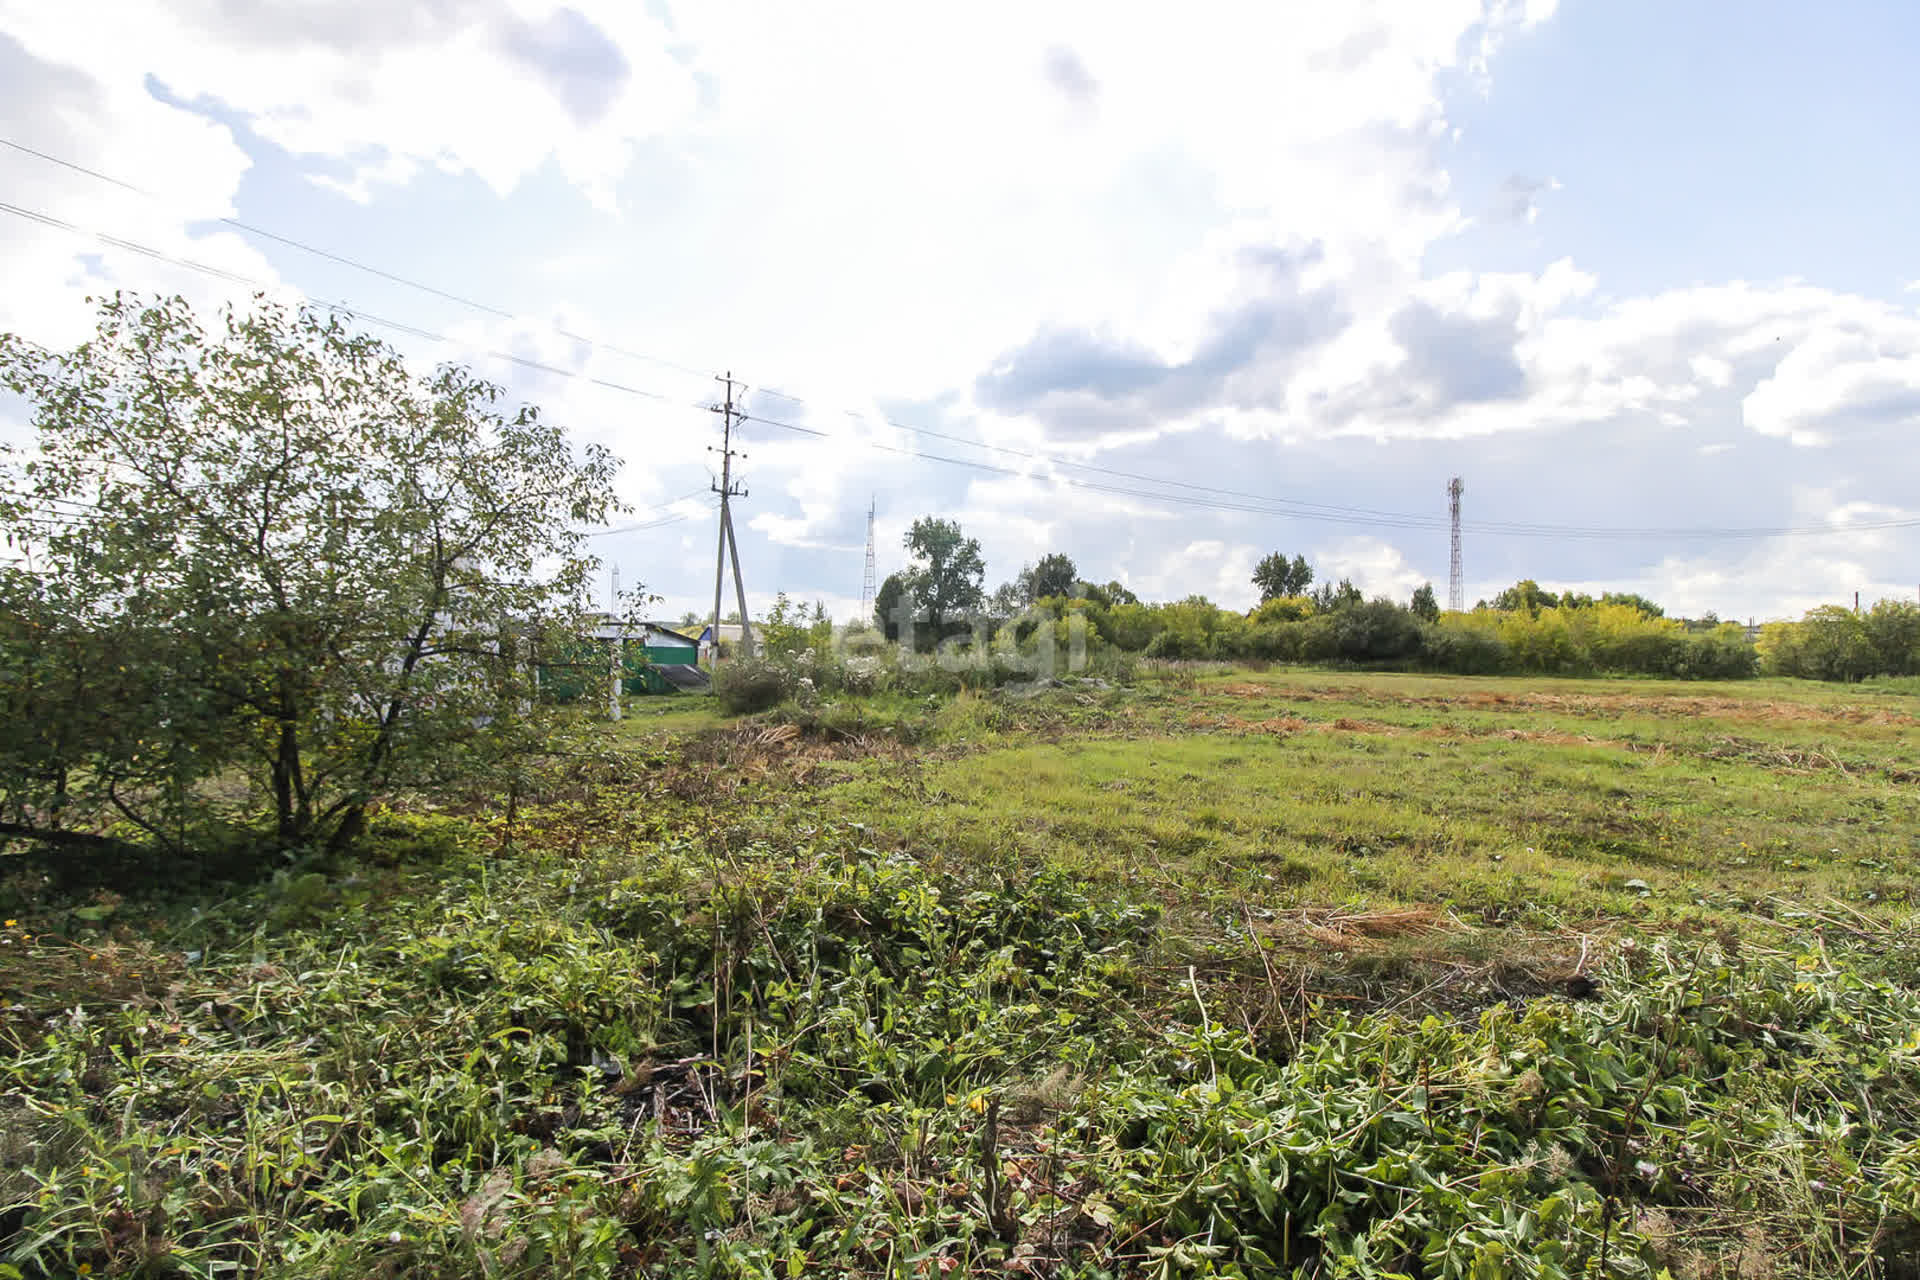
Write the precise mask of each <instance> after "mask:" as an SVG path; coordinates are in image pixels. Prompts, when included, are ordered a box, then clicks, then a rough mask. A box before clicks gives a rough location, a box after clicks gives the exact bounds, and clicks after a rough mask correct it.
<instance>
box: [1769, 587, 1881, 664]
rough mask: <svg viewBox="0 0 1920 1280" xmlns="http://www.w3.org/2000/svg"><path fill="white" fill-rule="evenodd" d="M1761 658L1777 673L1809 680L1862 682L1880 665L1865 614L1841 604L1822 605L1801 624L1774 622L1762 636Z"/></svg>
mask: <svg viewBox="0 0 1920 1280" xmlns="http://www.w3.org/2000/svg"><path fill="white" fill-rule="evenodd" d="M1760 657H1761V660H1762V662H1764V663H1765V665H1766V669H1767V670H1768V671H1769V672H1771V673H1772V674H1775V675H1785V676H1802V677H1804V678H1806V679H1809V680H1859V679H1861V678H1862V677H1865V676H1869V675H1872V674H1873V673H1874V672H1875V670H1877V669H1878V667H1879V654H1878V653H1876V652H1875V650H1874V645H1873V638H1872V636H1871V635H1870V634H1869V632H1868V630H1867V619H1866V616H1865V615H1864V614H1859V613H1855V612H1854V611H1853V610H1852V609H1847V608H1843V607H1842V606H1840V605H1837V604H1829V605H1821V606H1820V607H1819V608H1817V609H1813V610H1811V611H1809V612H1808V613H1807V615H1806V616H1805V617H1804V618H1802V619H1801V620H1800V621H1799V622H1776V623H1773V624H1770V625H1769V626H1768V627H1767V628H1766V629H1765V630H1764V631H1763V632H1762V633H1761V636H1760Z"/></svg>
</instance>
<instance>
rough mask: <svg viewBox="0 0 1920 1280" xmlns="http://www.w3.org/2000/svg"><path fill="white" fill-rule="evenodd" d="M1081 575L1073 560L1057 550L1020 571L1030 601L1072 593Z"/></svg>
mask: <svg viewBox="0 0 1920 1280" xmlns="http://www.w3.org/2000/svg"><path fill="white" fill-rule="evenodd" d="M1079 576H1080V571H1079V570H1078V569H1076V568H1075V567H1074V564H1073V560H1072V559H1071V558H1070V557H1068V556H1065V555H1062V554H1061V553H1060V552H1057V551H1056V552H1054V553H1053V554H1051V555H1044V556H1041V557H1040V562H1039V563H1038V564H1035V565H1034V566H1032V567H1031V568H1028V569H1023V570H1021V571H1020V577H1021V579H1022V580H1023V582H1024V584H1025V587H1026V592H1027V600H1028V601H1029V602H1032V601H1034V600H1046V599H1049V598H1051V597H1054V596H1070V595H1072V594H1073V584H1074V583H1075V582H1077V581H1079Z"/></svg>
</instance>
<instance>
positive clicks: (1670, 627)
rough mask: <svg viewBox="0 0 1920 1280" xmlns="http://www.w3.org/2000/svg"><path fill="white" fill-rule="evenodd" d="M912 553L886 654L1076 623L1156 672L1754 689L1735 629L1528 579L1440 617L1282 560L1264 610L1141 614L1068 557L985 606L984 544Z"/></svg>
mask: <svg viewBox="0 0 1920 1280" xmlns="http://www.w3.org/2000/svg"><path fill="white" fill-rule="evenodd" d="M905 546H906V549H907V551H908V552H909V553H910V555H911V556H912V561H911V563H910V565H909V566H908V568H906V569H904V570H902V571H901V572H899V573H896V574H893V575H891V576H889V577H888V578H887V580H886V582H885V583H884V584H883V585H882V586H881V588H880V591H879V596H878V599H877V601H876V606H875V610H874V619H873V623H874V625H875V626H877V627H879V628H881V629H883V630H884V631H885V633H886V636H887V638H888V639H889V640H895V639H898V638H899V636H900V634H901V631H902V628H903V626H904V625H908V624H910V626H911V629H912V632H913V636H914V639H915V642H916V644H918V645H919V646H920V647H922V648H932V647H933V646H934V645H936V644H937V643H939V642H940V641H941V640H943V639H946V638H948V637H949V636H952V635H955V634H958V633H960V632H964V631H967V630H969V629H984V630H985V631H986V632H987V633H988V634H989V635H990V636H992V637H995V638H996V639H1005V640H1010V641H1012V642H1013V643H1022V642H1025V641H1026V640H1027V639H1028V638H1029V637H1030V635H1031V633H1032V632H1033V631H1034V630H1035V629H1037V628H1038V627H1040V626H1041V625H1045V624H1047V623H1049V622H1051V623H1053V624H1064V623H1065V622H1066V621H1067V620H1068V619H1069V618H1073V617H1076V616H1077V617H1078V618H1079V619H1081V620H1082V621H1083V622H1084V623H1085V624H1086V626H1087V629H1088V633H1089V634H1090V636H1091V637H1092V641H1093V643H1094V644H1095V645H1098V646H1106V647H1110V648H1113V649H1116V650H1120V651H1123V652H1128V653H1136V654H1141V655H1144V656H1146V657H1154V658H1180V659H1206V658H1213V659H1255V660H1269V661H1282V662H1303V663H1335V664H1348V665H1355V666H1372V667H1405V668H1418V669H1423V670H1433V671H1450V672H1461V673H1472V674H1496V673H1503V672H1537V673H1543V674H1549V673H1550V674H1567V675H1573V674H1583V673H1594V672H1626V673H1637V674H1645V675H1660V676H1673V677H1682V678H1696V679H1732V678H1739V677H1743V676H1751V675H1754V674H1756V672H1757V671H1758V668H1759V662H1758V657H1757V655H1756V652H1755V649H1754V646H1753V645H1752V644H1750V643H1748V641H1747V639H1746V637H1745V633H1744V631H1743V630H1742V629H1741V628H1740V627H1739V626H1737V625H1733V624H1723V623H1721V622H1719V620H1718V619H1715V618H1711V617H1709V618H1706V619H1700V620H1692V621H1689V620H1684V619H1674V618H1668V617H1667V616H1666V612H1665V610H1664V609H1662V608H1661V607H1660V606H1659V605H1657V604H1655V603H1654V602H1652V601H1651V600H1648V599H1646V598H1644V597H1642V596H1639V595H1635V594H1631V593H1626V592H1618V593H1607V594H1605V595H1602V596H1601V597H1599V598H1598V599H1595V598H1594V597H1592V596H1589V595H1584V594H1579V593H1575V592H1566V593H1555V592H1552V591H1549V590H1546V589H1544V588H1542V587H1541V586H1540V585H1539V584H1538V583H1536V582H1534V581H1532V580H1530V579H1529V580H1523V581H1521V582H1518V583H1515V584H1514V585H1513V586H1512V587H1510V588H1508V589H1507V590H1505V591H1502V592H1501V593H1499V595H1497V596H1496V597H1495V598H1494V599H1493V600H1492V601H1484V600H1483V601H1481V602H1480V603H1479V604H1478V605H1476V606H1475V608H1474V609H1473V610H1472V611H1471V612H1468V613H1457V614H1443V613H1442V612H1441V610H1440V607H1439V604H1438V602H1437V600H1436V599H1435V595H1434V590H1433V585H1432V584H1431V583H1427V584H1423V585H1422V586H1420V587H1419V588H1417V589H1416V590H1414V591H1413V592H1412V593H1411V595H1410V597H1409V598H1408V599H1407V600H1406V601H1405V602H1404V603H1403V602H1400V601H1396V600H1392V599H1388V598H1386V597H1382V596H1376V597H1374V598H1372V599H1369V598H1367V596H1366V595H1365V593H1363V592H1362V591H1361V590H1360V589H1359V588H1358V587H1356V586H1355V585H1354V584H1353V583H1352V582H1351V581H1348V580H1346V579H1341V580H1340V581H1338V582H1322V583H1320V584H1319V585H1318V586H1317V587H1316V586H1315V585H1314V583H1315V573H1314V569H1313V566H1312V565H1311V564H1310V563H1309V562H1308V561H1307V559H1306V557H1305V556H1303V555H1299V554H1295V555H1292V556H1288V555H1286V554H1284V553H1282V552H1279V551H1275V552H1273V553H1271V554H1269V555H1267V556H1264V557H1263V558H1262V559H1261V560H1260V561H1259V563H1258V565H1257V566H1256V567H1255V569H1254V572H1253V578H1252V582H1253V585H1254V586H1256V587H1258V588H1259V591H1260V603H1259V604H1258V605H1256V606H1255V607H1254V608H1253V609H1252V610H1250V611H1246V612H1242V611H1240V610H1237V609H1228V608H1222V607H1220V606H1218V605H1216V604H1214V603H1213V602H1212V601H1210V600H1208V599H1207V598H1206V597H1204V596H1200V595H1193V596H1188V597H1186V598H1185V599H1182V600H1176V601H1171V602H1166V603H1155V604H1148V603H1144V602H1142V601H1141V600H1140V598H1139V597H1138V596H1137V595H1135V594H1134V593H1133V592H1132V591H1130V590H1128V589H1127V588H1126V587H1125V586H1124V585H1122V584H1121V583H1118V582H1109V583H1105V584H1098V583H1094V582H1090V581H1087V580H1085V579H1083V578H1081V577H1080V576H1079V572H1078V569H1077V567H1076V566H1075V564H1074V562H1073V559H1072V558H1071V557H1070V556H1067V555H1065V554H1062V553H1059V552H1055V553H1052V554H1049V555H1046V556H1042V557H1041V558H1040V559H1039V560H1038V561H1036V562H1034V563H1033V564H1029V565H1026V566H1024V567H1022V569H1021V570H1020V572H1019V573H1018V574H1016V575H1015V576H1014V577H1013V578H1012V579H1011V580H1010V581H1008V582H1006V583H1004V584H1002V585H1001V586H1000V587H999V588H997V589H996V590H994V591H992V592H988V591H986V590H985V589H984V581H985V576H986V565H985V562H984V560H983V558H982V556H981V553H980V544H979V542H978V541H977V540H976V539H973V538H969V537H967V536H966V535H965V534H964V533H963V531H962V530H961V528H960V526H959V525H958V524H957V523H955V522H954V521H951V520H942V519H937V518H934V517H927V518H925V519H922V520H918V521H915V522H914V524H913V526H912V527H911V528H910V529H909V530H908V532H907V535H906V538H905ZM1003 633H1005V634H1004V635H1003Z"/></svg>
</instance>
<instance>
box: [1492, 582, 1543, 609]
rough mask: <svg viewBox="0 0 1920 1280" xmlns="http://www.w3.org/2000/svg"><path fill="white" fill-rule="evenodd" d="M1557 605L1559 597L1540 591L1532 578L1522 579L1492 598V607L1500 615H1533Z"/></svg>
mask: <svg viewBox="0 0 1920 1280" xmlns="http://www.w3.org/2000/svg"><path fill="white" fill-rule="evenodd" d="M1558 603H1559V597H1557V596H1555V595H1554V593H1553V592H1551V591H1545V590H1542V589H1541V586H1540V584H1539V583H1537V582H1535V581H1534V580H1533V579H1532V578H1522V579H1521V580H1520V581H1518V582H1516V583H1514V584H1513V585H1512V586H1510V587H1508V588H1507V589H1506V590H1505V591H1502V592H1501V593H1500V594H1499V595H1497V596H1495V597H1494V598H1493V607H1494V608H1495V609H1498V610H1499V611H1500V612H1502V613H1527V614H1534V613H1539V612H1540V611H1541V610H1542V609H1551V608H1553V607H1554V606H1555V605H1556V604H1558Z"/></svg>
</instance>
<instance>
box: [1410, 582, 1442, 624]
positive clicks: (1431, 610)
mask: <svg viewBox="0 0 1920 1280" xmlns="http://www.w3.org/2000/svg"><path fill="white" fill-rule="evenodd" d="M1407 607H1408V608H1410V609H1411V610H1413V616H1414V617H1416V618H1418V619H1420V621H1422V622H1433V621H1435V620H1436V619H1438V618H1439V617H1440V602H1439V601H1438V600H1436V599H1435V598H1434V595H1433V584H1432V583H1431V582H1427V583H1422V584H1421V585H1420V586H1419V587H1416V588H1415V589H1414V592H1413V601H1412V603H1411V604H1409V605H1408V606H1407Z"/></svg>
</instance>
